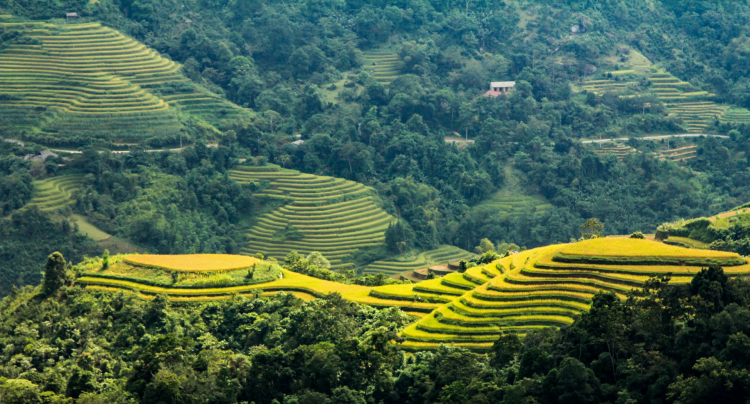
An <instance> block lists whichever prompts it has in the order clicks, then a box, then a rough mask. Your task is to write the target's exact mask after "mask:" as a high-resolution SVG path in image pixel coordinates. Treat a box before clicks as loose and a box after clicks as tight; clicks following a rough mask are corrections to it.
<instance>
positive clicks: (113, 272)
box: [76, 238, 750, 350]
mask: <svg viewBox="0 0 750 404" xmlns="http://www.w3.org/2000/svg"><path fill="white" fill-rule="evenodd" d="M130 257H133V258H130ZM139 257H143V258H142V259H143V260H146V261H148V260H152V258H150V257H152V256H138V255H135V256H127V255H126V256H123V257H120V258H114V259H111V261H110V264H109V267H108V268H105V269H102V263H101V260H97V259H93V260H90V261H87V262H85V263H83V264H82V266H81V268H80V269H79V270H78V271H79V274H80V276H79V277H78V279H77V281H76V282H77V283H81V284H84V285H86V287H87V289H90V290H100V291H118V290H132V291H135V292H137V293H138V295H139V296H142V297H144V298H148V299H150V298H153V296H154V295H156V294H159V293H165V294H166V295H167V296H168V297H169V298H170V300H173V301H183V302H199V301H206V300H222V299H228V298H231V297H232V296H233V295H235V294H240V295H244V296H253V294H254V293H256V292H255V291H257V290H261V291H262V293H266V294H272V293H275V292H277V291H285V292H290V293H293V294H295V295H297V296H299V297H302V298H305V299H312V298H314V297H321V296H324V295H325V294H327V293H331V292H338V293H340V294H341V295H342V296H343V297H344V298H345V299H348V300H351V301H354V302H358V303H363V304H368V305H372V306H375V307H400V308H402V309H403V310H405V311H406V312H409V313H412V314H414V315H415V316H417V317H422V318H421V320H419V321H418V322H416V323H414V324H412V325H411V326H409V327H407V328H406V329H405V330H404V331H403V333H402V337H403V338H404V342H403V344H401V346H403V347H404V348H408V349H429V348H437V347H438V346H439V344H441V343H454V344H457V345H460V346H466V347H470V348H475V349H480V350H481V349H488V348H489V347H490V346H491V345H492V342H493V341H495V340H496V339H497V338H498V336H499V335H501V334H504V333H509V332H510V333H517V334H520V335H524V334H526V333H528V332H531V331H533V330H539V329H543V328H547V327H564V326H568V325H570V324H572V323H573V321H574V318H575V317H576V316H577V315H579V314H581V313H583V312H585V311H586V310H587V309H588V307H589V306H590V305H591V299H592V297H593V296H594V295H595V294H596V293H597V292H599V291H600V290H604V291H612V292H614V293H615V294H616V295H617V296H618V297H620V298H621V299H625V298H626V296H627V295H628V293H629V292H630V291H631V290H633V289H637V288H640V287H642V286H643V285H644V284H645V282H646V281H647V280H648V279H649V278H650V277H653V276H665V275H671V277H672V281H671V282H672V283H673V284H684V283H689V282H690V281H691V280H692V278H693V276H695V275H696V274H697V273H698V272H699V271H700V270H701V268H705V267H706V266H708V265H712V264H717V265H721V266H722V267H724V271H725V273H726V274H727V275H730V276H746V275H748V274H750V263H748V261H747V260H746V259H745V258H742V257H740V256H739V255H737V254H735V253H727V252H718V251H706V250H695V249H686V248H681V247H676V246H669V245H666V244H663V243H659V242H654V241H648V240H640V239H632V238H631V239H613V238H602V239H593V240H588V241H582V242H578V243H574V244H563V245H552V246H548V247H542V248H537V249H533V250H528V251H525V252H522V253H519V254H515V255H511V256H509V257H506V258H503V259H501V260H498V261H495V262H492V263H490V264H487V265H484V266H477V267H473V268H469V269H468V270H467V271H466V272H465V273H455V274H450V275H447V276H445V277H442V278H436V279H432V280H428V281H424V282H420V283H418V284H404V285H387V286H378V287H365V286H358V285H345V284H341V283H336V282H330V281H325V280H321V279H316V278H311V277H309V276H306V275H302V274H298V273H295V272H292V271H289V270H287V269H278V270H275V271H276V272H274V273H277V274H281V275H280V276H281V278H280V279H278V276H277V275H274V276H277V279H276V280H272V279H268V278H258V279H255V278H253V280H252V281H248V280H246V279H245V275H246V274H247V270H248V267H249V266H251V265H255V264H253V263H249V264H247V265H245V267H242V268H239V267H236V266H233V267H229V266H228V267H227V268H223V267H221V268H218V267H217V268H215V269H212V270H211V272H207V273H203V275H200V272H196V271H197V270H196V269H190V268H187V267H185V268H184V269H183V268H182V267H180V268H176V269H171V270H169V269H165V268H155V267H153V266H147V267H145V269H144V267H143V266H142V265H143V264H138V263H137V262H136V261H133V260H135V259H141V258H139ZM153 257H158V256H153ZM181 257H184V259H183V258H181ZM191 257H193V256H173V260H174V261H175V262H177V260H180V259H182V260H184V261H185V262H186V263H187V262H191V263H193V262H195V261H200V259H201V258H200V257H199V256H195V258H191ZM233 257H237V258H233ZM226 258H227V260H230V261H231V260H233V259H235V260H239V259H240V256H226ZM183 265H184V264H183ZM191 265H194V264H191ZM221 265H224V264H221ZM263 265H265V267H266V268H275V267H274V266H273V264H271V263H263ZM175 270H176V271H177V272H174V271H175ZM175 274H178V275H175ZM196 276H198V277H199V278H200V279H201V280H200V281H199V282H198V281H196Z"/></svg>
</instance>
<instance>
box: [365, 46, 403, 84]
mask: <svg viewBox="0 0 750 404" xmlns="http://www.w3.org/2000/svg"><path fill="white" fill-rule="evenodd" d="M364 55H365V65H364V66H363V69H365V70H366V71H368V72H370V73H371V74H372V75H373V77H375V80H377V81H378V82H379V83H380V84H382V85H384V86H387V85H389V84H391V82H392V81H393V80H396V79H397V78H398V76H399V75H400V74H401V61H400V60H399V58H398V55H397V54H396V52H393V51H388V50H378V49H373V50H369V51H366V52H364Z"/></svg>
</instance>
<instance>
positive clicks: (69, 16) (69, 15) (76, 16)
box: [65, 13, 78, 21]
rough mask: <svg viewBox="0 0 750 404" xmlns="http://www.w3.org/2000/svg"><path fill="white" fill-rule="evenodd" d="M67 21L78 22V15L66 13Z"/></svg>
mask: <svg viewBox="0 0 750 404" xmlns="http://www.w3.org/2000/svg"><path fill="white" fill-rule="evenodd" d="M65 19H66V20H68V21H72V20H77V19H78V13H65Z"/></svg>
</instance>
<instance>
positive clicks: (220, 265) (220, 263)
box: [123, 254, 260, 272]
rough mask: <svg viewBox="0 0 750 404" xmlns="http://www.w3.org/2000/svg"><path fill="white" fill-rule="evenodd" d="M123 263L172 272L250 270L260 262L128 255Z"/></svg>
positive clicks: (236, 257)
mask: <svg viewBox="0 0 750 404" xmlns="http://www.w3.org/2000/svg"><path fill="white" fill-rule="evenodd" d="M123 261H125V262H126V263H128V264H131V265H135V266H142V267H146V268H159V269H167V270H172V271H188V272H202V271H232V270H237V269H248V268H250V267H253V266H255V265H257V264H258V263H259V262H260V260H259V259H257V258H253V257H245V256H239V255H226V254H196V255H189V256H188V255H152V254H146V255H126V256H124V257H123Z"/></svg>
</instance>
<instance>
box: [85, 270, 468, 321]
mask: <svg viewBox="0 0 750 404" xmlns="http://www.w3.org/2000/svg"><path fill="white" fill-rule="evenodd" d="M131 257H136V258H138V260H131V259H130V258H131ZM153 257H158V256H148V255H146V256H143V255H136V256H127V255H126V256H116V257H110V263H109V266H108V268H107V269H102V260H101V259H100V258H99V259H97V258H94V259H90V260H88V261H85V262H83V263H82V264H80V265H79V268H80V272H81V274H82V276H81V277H79V278H78V279H77V280H76V282H77V283H80V284H85V285H86V288H87V289H89V290H99V291H112V292H119V291H122V290H129V291H134V292H136V293H138V295H139V296H141V297H144V298H153V296H154V295H155V294H158V293H165V294H166V295H167V296H168V297H169V298H170V299H171V300H173V301H206V300H221V299H229V298H231V297H232V296H234V295H235V294H240V295H243V296H254V295H255V294H256V293H264V294H265V295H269V294H275V293H277V292H280V291H283V292H288V293H293V294H295V295H297V296H298V297H300V298H303V299H308V300H309V299H312V298H314V297H320V296H322V295H325V294H327V293H331V292H338V293H341V294H342V295H343V296H344V297H345V298H347V299H349V300H352V301H356V302H359V303H364V304H369V305H372V306H376V307H392V306H396V307H401V308H402V309H403V310H404V311H406V312H407V313H410V314H412V315H414V316H417V317H423V316H425V315H426V314H427V313H429V312H431V311H432V310H434V309H435V308H437V307H439V306H440V305H442V304H444V303H446V302H448V301H450V300H451V299H452V296H455V295H460V294H461V293H462V292H463V291H464V290H466V289H467V288H470V287H472V284H468V283H466V281H462V280H460V279H459V280H456V281H454V282H455V283H456V286H451V284H449V283H446V284H442V283H441V282H440V281H439V280H434V281H428V282H424V283H422V284H420V285H419V286H420V287H421V288H419V289H418V288H417V287H416V286H415V285H411V284H407V285H389V286H381V287H376V288H370V287H365V286H359V285H345V284H342V283H336V282H329V281H325V280H321V279H317V278H312V277H309V276H305V275H301V274H298V273H295V272H291V271H288V270H285V269H282V268H279V267H278V266H277V265H276V264H274V263H271V262H268V261H263V262H259V263H246V264H242V262H241V261H242V258H243V256H232V255H224V256H219V258H221V259H216V258H214V257H207V256H204V255H185V256H162V257H160V258H159V259H158V261H159V265H149V264H148V263H146V264H144V263H143V262H142V261H143V260H144V259H145V260H147V261H150V260H152V259H153ZM244 258H249V257H244ZM249 259H252V258H249ZM165 261H166V262H167V263H169V261H172V263H171V264H170V265H169V266H168V267H165V266H164V264H163V263H164V262H165ZM196 262H198V264H200V265H197V264H196ZM202 263H205V264H206V265H210V266H211V268H209V270H205V268H204V267H205V266H206V265H203V264H202ZM175 265H177V266H176V267H175ZM180 265H182V266H183V267H180ZM251 267H252V270H253V275H252V277H250V278H249V277H248V270H249V269H250V268H251ZM427 283H431V284H428V285H425V284H427ZM422 285H425V286H422ZM258 291H262V292H258Z"/></svg>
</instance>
